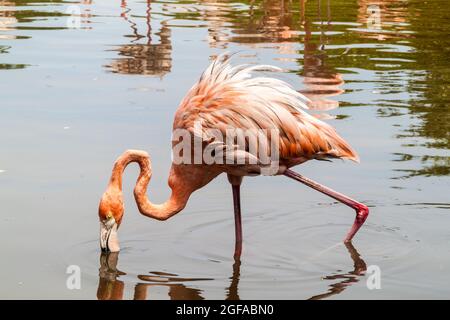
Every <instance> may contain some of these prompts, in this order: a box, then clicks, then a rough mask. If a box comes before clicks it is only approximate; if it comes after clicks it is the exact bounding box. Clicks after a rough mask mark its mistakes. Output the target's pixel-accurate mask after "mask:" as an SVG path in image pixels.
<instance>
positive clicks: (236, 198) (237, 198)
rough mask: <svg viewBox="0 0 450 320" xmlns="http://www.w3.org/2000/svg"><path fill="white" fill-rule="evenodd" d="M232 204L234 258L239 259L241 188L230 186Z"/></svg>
mask: <svg viewBox="0 0 450 320" xmlns="http://www.w3.org/2000/svg"><path fill="white" fill-rule="evenodd" d="M232 188H233V204H234V230H235V233H236V242H235V245H234V257H235V258H239V257H240V256H241V253H242V222H241V192H240V189H241V186H240V185H234V184H233V185H232Z"/></svg>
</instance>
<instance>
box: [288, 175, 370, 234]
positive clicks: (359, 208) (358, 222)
mask: <svg viewBox="0 0 450 320" xmlns="http://www.w3.org/2000/svg"><path fill="white" fill-rule="evenodd" d="M284 175H285V176H287V177H289V178H291V179H294V180H296V181H298V182H301V183H303V184H306V185H307V186H308V187H311V188H313V189H315V190H317V191H320V192H322V193H323V194H326V195H327V196H330V197H332V198H333V199H336V200H337V201H339V202H342V203H343V204H345V205H347V206H349V207H351V208H353V209H354V210H355V211H356V218H355V222H353V225H352V228H351V229H350V231H349V232H348V233H347V236H346V237H345V239H344V242H349V241H351V240H352V238H353V237H354V235H355V234H356V232H358V230H359V228H361V226H362V225H363V224H364V221H366V219H367V217H368V216H369V208H367V206H366V205H364V204H362V203H360V202H358V201H356V200H353V199H351V198H349V197H347V196H346V195H343V194H342V193H339V192H336V191H334V190H332V189H330V188H328V187H325V186H323V185H321V184H319V183H317V182H315V181H313V180H311V179H309V178H306V177H304V176H302V175H300V174H298V173H297V172H295V171H292V170H289V169H287V170H286V171H285V172H284Z"/></svg>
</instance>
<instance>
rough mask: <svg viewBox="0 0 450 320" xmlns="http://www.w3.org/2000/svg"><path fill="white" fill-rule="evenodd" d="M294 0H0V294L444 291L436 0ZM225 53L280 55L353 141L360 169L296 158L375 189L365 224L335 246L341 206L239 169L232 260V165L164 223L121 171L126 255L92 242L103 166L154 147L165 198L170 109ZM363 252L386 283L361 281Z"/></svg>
mask: <svg viewBox="0 0 450 320" xmlns="http://www.w3.org/2000/svg"><path fill="white" fill-rule="evenodd" d="M303 5H304V7H303V6H302V1H275V0H267V1H236V2H232V1H220V2H214V1H199V2H194V1H155V2H151V3H147V2H146V1H122V2H121V3H119V2H118V1H106V0H99V1H0V79H1V80H0V92H1V96H0V146H1V148H0V203H1V207H0V210H1V215H0V242H1V243H2V245H1V247H0V254H1V259H0V261H1V262H0V270H1V271H2V272H1V274H0V283H1V286H0V298H33V299H36V298H69V299H72V298H73V299H79V298H85V299H96V298H102V299H108V298H113V297H114V298H124V299H130V298H138V299H139V298H148V299H178V298H190V299H213V298H217V299H224V298H229V299H237V298H241V299H252V298H264V299H265V298H275V299H279V298H286V299H308V298H313V299H317V298H332V299H349V298H350V299H351V298H356V299H378V298H387V299H394V298H438V299H439V298H449V297H450V288H449V287H448V285H447V283H448V279H449V275H448V272H449V268H450V254H449V247H448V245H449V241H450V232H449V230H448V226H449V225H450V214H449V213H450V212H449V208H450V202H449V196H448V194H449V183H450V180H449V173H450V172H449V168H450V166H449V164H450V154H449V152H448V150H449V147H450V142H449V141H450V140H449V132H450V127H449V124H450V118H449V115H450V110H449V108H450V107H449V106H450V96H449V94H448V92H449V88H450V60H449V59H448V57H449V51H450V40H449V39H450V38H449V37H448V35H449V33H450V27H449V25H448V23H447V22H448V17H449V13H450V9H449V7H448V5H447V2H446V1H444V0H442V1H437V0H435V1H428V2H423V1H419V0H417V1H415V0H411V1H387V0H386V1H381V0H378V1H365V0H359V1H357V0H353V1H351V0H348V1H338V0H334V1H325V0H322V1H318V0H315V1H308V2H307V3H306V4H303ZM373 5H375V6H373ZM71 13H75V15H71ZM223 51H230V52H237V54H236V55H235V58H234V63H242V62H244V63H266V64H274V65H277V66H279V67H281V68H283V70H285V72H284V73H283V74H281V75H280V77H281V78H282V79H284V80H286V81H288V82H289V83H291V84H292V85H293V86H294V87H295V88H296V89H297V90H299V91H301V92H304V93H305V94H307V95H308V96H309V97H311V99H313V100H314V104H313V109H314V110H313V111H312V112H313V113H314V114H315V115H317V116H318V117H321V118H322V119H325V120H326V121H327V122H329V123H330V124H332V125H333V126H335V127H336V128H337V130H338V132H340V133H341V135H342V136H343V137H345V138H346V139H347V140H348V141H349V142H350V143H351V144H352V146H353V147H354V148H355V149H356V150H357V151H358V152H359V154H360V156H361V160H362V161H361V164H359V165H355V164H353V163H347V162H341V161H335V162H333V163H326V162H325V163H324V162H317V163H316V162H310V163H307V164H304V165H302V166H300V167H298V168H296V170H298V171H299V172H301V173H302V174H304V175H305V176H308V177H311V178H313V179H315V180H317V181H319V182H323V183H325V184H326V185H328V186H330V187H333V188H335V189H337V190H339V191H340V192H343V193H346V194H349V195H351V196H352V197H354V198H355V199H358V200H360V201H363V202H364V203H367V204H368V205H369V206H370V207H371V215H370V217H369V219H368V220H367V222H366V224H365V226H364V227H363V228H362V229H361V231H360V232H359V234H358V235H357V236H356V238H355V240H354V241H353V246H348V247H346V246H344V245H343V244H342V243H340V240H342V238H343V237H344V235H345V233H346V232H347V230H348V228H349V227H350V225H351V223H352V221H353V218H354V213H353V211H352V210H351V209H349V208H347V207H345V206H343V205H341V204H337V203H335V202H334V201H333V200H332V199H330V198H326V197H324V196H323V195H321V194H319V193H317V192H315V191H313V190H310V189H308V188H306V187H305V186H303V185H300V184H298V183H295V182H294V181H292V180H289V179H287V178H285V177H257V178H247V179H245V181H244V184H243V188H242V206H243V226H244V239H245V242H244V252H243V256H242V258H241V260H240V261H234V260H233V257H232V253H233V248H234V243H233V239H234V230H233V213H232V201H231V200H232V198H231V189H230V187H229V185H228V182H227V180H226V178H225V177H219V178H217V179H216V180H214V181H213V182H212V183H211V184H210V185H208V186H207V187H205V188H203V189H202V190H200V191H198V192H196V193H195V194H194V195H193V196H192V198H191V200H190V202H189V204H188V206H187V208H186V209H185V210H184V211H183V212H182V213H180V214H179V215H177V216H176V217H174V218H172V219H170V220H169V221H167V222H163V223H162V222H158V221H154V220H150V219H146V218H144V217H142V216H141V215H139V214H138V211H137V208H136V206H135V204H134V201H133V196H132V188H133V185H134V181H135V179H136V176H137V174H138V169H137V167H130V168H129V169H128V170H127V171H126V175H125V183H124V189H125V202H126V216H125V218H124V223H123V225H122V227H121V230H120V238H121V244H122V247H123V250H122V251H121V252H120V254H119V255H118V256H117V255H111V256H109V257H105V256H101V255H100V251H99V248H98V218H97V205H98V201H99V198H100V195H101V194H102V192H103V190H104V188H105V186H106V182H107V179H108V176H109V174H110V170H111V167H112V162H113V161H114V159H115V158H116V157H117V155H119V154H120V153H121V152H122V151H124V150H125V149H128V148H137V149H144V150H147V151H148V152H149V153H150V154H151V156H152V163H153V170H154V176H153V179H152V181H151V184H150V188H149V190H150V191H149V195H150V197H151V198H152V200H154V201H156V202H162V201H164V200H165V198H166V197H167V196H168V194H169V190H168V187H167V183H166V180H167V172H168V169H169V167H170V148H169V142H170V134H171V125H172V118H173V115H174V112H175V110H176V108H177V105H178V103H179V101H180V100H181V98H182V97H183V96H184V94H185V93H186V91H187V90H188V89H189V88H190V86H191V85H192V84H193V83H194V82H195V81H196V80H197V78H198V76H199V74H200V72H201V71H202V70H203V68H205V67H206V65H207V64H208V62H209V60H210V58H211V57H213V56H215V55H217V54H219V53H222V52H223ZM69 265H78V266H79V267H80V268H81V271H82V278H81V289H80V290H68V289H67V287H66V279H67V276H68V275H67V274H66V268H67V267H68V266H69ZM373 265H375V266H378V267H379V268H380V270H381V289H380V290H368V288H367V286H366V280H367V276H368V275H367V274H365V273H366V272H365V271H366V269H367V268H369V266H373Z"/></svg>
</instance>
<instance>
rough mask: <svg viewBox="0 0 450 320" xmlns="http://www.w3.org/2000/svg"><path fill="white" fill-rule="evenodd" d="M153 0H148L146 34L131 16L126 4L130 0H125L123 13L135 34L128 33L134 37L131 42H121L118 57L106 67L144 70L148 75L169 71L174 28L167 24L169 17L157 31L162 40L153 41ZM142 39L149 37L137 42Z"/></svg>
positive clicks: (125, 71) (132, 71)
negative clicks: (172, 29) (143, 41)
mask: <svg viewBox="0 0 450 320" xmlns="http://www.w3.org/2000/svg"><path fill="white" fill-rule="evenodd" d="M151 4H152V2H151V0H147V9H146V11H145V14H146V21H145V24H146V28H147V31H146V34H145V35H142V34H140V33H139V31H138V28H137V24H136V23H135V22H134V21H132V20H131V18H129V17H128V13H129V12H130V11H131V9H130V8H128V6H127V1H125V0H122V2H121V8H122V9H123V12H122V13H121V17H122V18H123V19H124V20H125V21H127V22H128V23H129V24H130V27H131V29H132V30H133V34H132V35H127V36H126V37H130V38H133V40H131V43H130V44H126V45H121V46H120V47H119V48H118V50H117V51H119V55H120V56H121V57H120V58H119V59H115V60H114V61H113V62H112V63H111V64H110V65H108V66H107V67H108V68H110V70H111V71H112V72H115V73H122V74H145V75H157V76H160V77H162V76H164V75H165V74H167V73H168V72H170V70H171V68H172V58H171V53H172V44H171V40H170V37H171V31H170V29H169V28H168V27H167V21H165V20H164V21H162V22H161V28H160V30H159V32H157V33H156V35H157V36H158V37H159V39H160V41H159V43H152V42H153V39H152V27H151ZM140 40H146V42H145V43H136V42H137V41H140Z"/></svg>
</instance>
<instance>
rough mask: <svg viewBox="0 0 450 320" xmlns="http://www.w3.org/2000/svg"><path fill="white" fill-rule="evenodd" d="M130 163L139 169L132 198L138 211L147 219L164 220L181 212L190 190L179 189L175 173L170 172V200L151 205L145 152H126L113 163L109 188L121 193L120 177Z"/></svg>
mask: <svg viewBox="0 0 450 320" xmlns="http://www.w3.org/2000/svg"><path fill="white" fill-rule="evenodd" d="M132 162H136V163H138V164H139V167H140V174H139V177H138V179H137V182H136V186H135V188H134V198H135V199H136V203H137V206H138V208H139V211H140V212H141V213H142V214H143V215H145V216H148V217H151V218H154V219H158V220H166V219H168V218H169V217H171V216H173V215H174V214H176V213H178V212H179V211H181V210H183V209H184V207H185V206H186V203H187V201H188V199H189V196H190V194H191V193H192V191H191V190H187V189H186V188H183V189H181V188H179V187H177V186H179V185H183V183H182V181H179V180H180V178H179V177H178V176H177V175H176V173H175V172H174V171H173V170H171V172H170V177H169V182H173V183H169V186H170V187H171V189H172V193H171V195H170V198H169V199H168V200H167V201H166V202H164V203H163V204H153V203H152V202H151V201H150V200H149V198H148V197H147V187H148V184H149V182H150V179H151V177H152V169H151V162H150V156H149V155H148V153H147V152H145V151H140V150H128V151H126V152H124V153H123V154H122V155H121V156H120V157H119V158H118V159H117V160H116V162H115V164H114V168H113V171H112V175H111V179H110V181H109V188H118V189H119V191H122V176H123V172H124V170H125V168H126V167H127V166H128V165H129V164H130V163H132Z"/></svg>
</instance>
